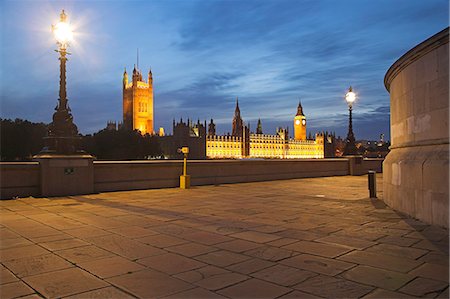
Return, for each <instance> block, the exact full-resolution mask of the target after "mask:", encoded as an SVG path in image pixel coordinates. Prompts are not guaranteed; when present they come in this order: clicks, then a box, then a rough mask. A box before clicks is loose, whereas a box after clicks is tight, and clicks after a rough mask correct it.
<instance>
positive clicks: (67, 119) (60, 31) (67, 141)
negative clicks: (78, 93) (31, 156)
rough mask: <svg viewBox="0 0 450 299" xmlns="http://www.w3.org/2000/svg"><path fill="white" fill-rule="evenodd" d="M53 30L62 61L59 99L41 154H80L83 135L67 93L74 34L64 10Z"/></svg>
mask: <svg viewBox="0 0 450 299" xmlns="http://www.w3.org/2000/svg"><path fill="white" fill-rule="evenodd" d="M52 32H53V35H54V37H55V39H56V44H57V45H58V49H57V50H55V51H56V52H58V53H59V61H60V80H59V99H58V104H57V106H56V108H55V110H56V112H55V113H54V114H53V121H52V123H50V125H49V127H48V133H47V136H46V137H44V149H43V150H42V151H41V154H61V155H71V154H78V153H82V151H80V150H79V143H80V140H81V137H80V136H79V135H78V129H77V126H76V125H75V124H74V123H73V117H72V114H71V113H70V111H71V110H70V107H69V105H68V103H67V101H68V100H67V93H66V62H67V55H70V53H69V52H67V48H68V47H69V42H70V41H72V37H73V34H72V30H71V28H70V24H69V23H68V21H67V15H66V14H65V12H64V10H62V12H61V14H60V21H59V22H58V24H56V25H52Z"/></svg>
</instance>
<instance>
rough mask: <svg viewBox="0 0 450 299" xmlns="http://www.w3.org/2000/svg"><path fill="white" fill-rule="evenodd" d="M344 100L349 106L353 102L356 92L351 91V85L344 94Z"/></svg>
mask: <svg viewBox="0 0 450 299" xmlns="http://www.w3.org/2000/svg"><path fill="white" fill-rule="evenodd" d="M345 100H346V101H347V103H348V104H349V105H350V106H351V105H352V104H353V102H354V101H355V100H356V94H355V93H354V92H353V89H352V87H351V86H350V88H349V89H348V92H347V94H346V95H345Z"/></svg>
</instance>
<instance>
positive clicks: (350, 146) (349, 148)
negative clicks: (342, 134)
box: [344, 86, 356, 156]
mask: <svg viewBox="0 0 450 299" xmlns="http://www.w3.org/2000/svg"><path fill="white" fill-rule="evenodd" d="M345 100H346V101H347V104H348V112H349V121H348V134H347V139H346V142H345V149H344V156H349V155H356V146H355V135H354V134H353V127H352V106H353V102H354V101H355V100H356V94H355V93H354V92H353V89H352V87H351V86H350V88H349V89H348V92H347V93H346V95H345Z"/></svg>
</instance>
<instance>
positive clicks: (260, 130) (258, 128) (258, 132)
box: [256, 118, 263, 134]
mask: <svg viewBox="0 0 450 299" xmlns="http://www.w3.org/2000/svg"><path fill="white" fill-rule="evenodd" d="M262 133H263V131H262V125H261V119H259V118H258V126H257V127H256V134H262Z"/></svg>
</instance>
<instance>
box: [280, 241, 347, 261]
mask: <svg viewBox="0 0 450 299" xmlns="http://www.w3.org/2000/svg"><path fill="white" fill-rule="evenodd" d="M283 248H284V249H288V250H293V251H297V252H301V253H308V254H313V255H319V256H323V257H329V258H334V257H337V256H340V255H343V254H344V253H347V252H349V251H351V250H352V249H351V248H348V247H344V246H341V245H335V244H324V243H318V242H313V241H298V242H296V243H292V244H290V245H287V246H284V247H283Z"/></svg>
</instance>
